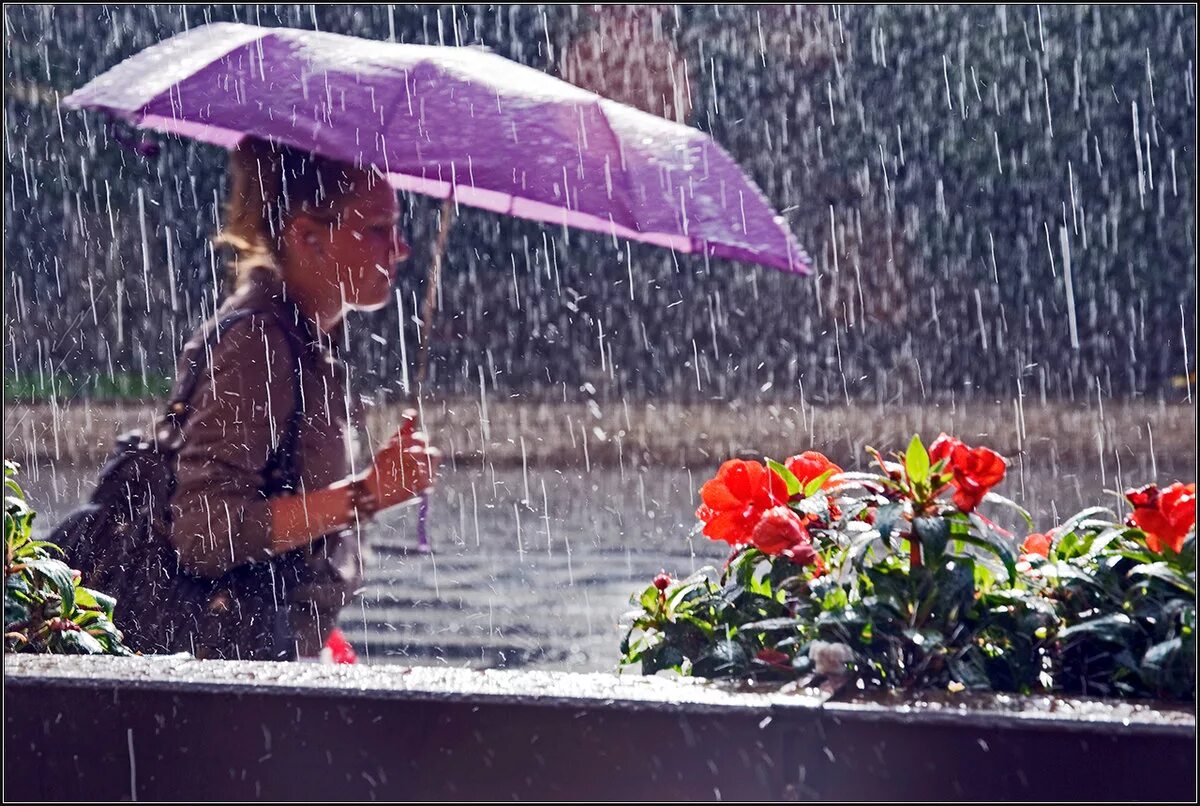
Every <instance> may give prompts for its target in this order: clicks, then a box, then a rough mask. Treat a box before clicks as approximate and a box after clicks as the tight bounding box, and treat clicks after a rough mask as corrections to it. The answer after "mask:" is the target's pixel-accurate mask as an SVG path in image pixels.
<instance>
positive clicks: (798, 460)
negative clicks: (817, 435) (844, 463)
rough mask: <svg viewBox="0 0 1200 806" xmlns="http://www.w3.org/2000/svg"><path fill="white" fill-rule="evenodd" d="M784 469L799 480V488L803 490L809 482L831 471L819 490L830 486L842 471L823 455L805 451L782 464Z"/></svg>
mask: <svg viewBox="0 0 1200 806" xmlns="http://www.w3.org/2000/svg"><path fill="white" fill-rule="evenodd" d="M783 465H784V467H786V468H787V469H788V470H790V471H792V475H793V476H795V477H796V478H798V479H799V480H800V487H801V489H803V488H804V487H806V486H807V485H808V483H809V482H810V481H812V480H813V479H815V478H818V477H820V476H821V475H822V474H823V473H826V472H828V471H831V470H832V471H833V472H832V473H830V477H829V478H827V479H825V481H824V482H822V483H821V488H822V489H824V488H826V487H828V486H829V485H830V480H831V479H832V478H833V476H834V475H836V474H838V473H841V472H842V469H841V468H840V467H838V466H837V465H835V464H834V463H833V462H831V461H829V458H828V457H827V456H825V454H823V453H818V452H817V451H805V452H804V453H802V454H800V455H799V456H793V457H792V458H791V459H788V460H787V461H786V462H784V463H783Z"/></svg>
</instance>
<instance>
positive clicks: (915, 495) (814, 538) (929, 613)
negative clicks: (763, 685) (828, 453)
mask: <svg viewBox="0 0 1200 806" xmlns="http://www.w3.org/2000/svg"><path fill="white" fill-rule="evenodd" d="M868 452H869V453H870V455H871V457H872V459H873V461H874V465H875V468H874V470H873V471H872V472H868V473H852V472H843V471H842V469H841V468H839V467H838V466H837V465H835V464H833V463H832V462H831V461H829V459H827V458H826V457H824V456H823V455H821V454H819V453H816V452H813V451H808V452H805V453H802V454H800V455H798V456H793V457H791V458H790V459H788V460H787V461H785V462H783V463H779V462H776V461H772V460H767V461H766V462H753V461H744V460H733V461H729V462H726V463H725V464H723V465H722V466H721V468H720V469H719V470H718V472H717V475H716V476H715V477H714V478H713V479H711V480H710V481H708V482H707V483H705V484H704V485H703V486H702V487H701V489H700V498H701V504H700V507H699V509H698V510H697V512H696V515H697V518H698V519H699V521H700V524H701V527H700V528H701V531H702V533H703V534H704V535H705V536H706V537H708V538H710V539H712V540H718V541H722V542H725V543H728V544H729V545H730V546H731V547H732V555H731V556H730V558H729V560H728V562H727V563H726V564H725V567H724V568H723V569H722V570H720V571H718V570H717V569H715V568H705V569H701V570H700V571H699V572H697V573H696V574H694V575H692V576H690V577H688V578H686V579H679V580H676V579H672V578H671V577H670V576H669V575H668V574H666V573H665V572H664V573H662V574H659V575H658V576H657V577H656V578H655V580H654V582H653V583H652V584H651V585H649V586H648V587H647V588H646V589H645V590H644V591H642V592H641V593H640V594H637V595H635V596H634V597H633V600H632V603H633V604H634V605H635V607H636V610H634V611H633V612H632V613H630V614H629V616H628V620H629V626H628V631H627V633H626V635H625V638H624V640H623V641H622V645H621V653H622V665H631V664H639V665H640V667H641V669H642V671H643V673H647V674H652V673H654V672H657V671H659V670H663V669H671V670H675V671H676V672H679V673H682V674H690V675H696V676H700V677H709V678H718V677H734V678H766V679H798V680H800V681H801V682H803V683H805V684H814V685H821V686H823V687H826V688H830V689H838V688H841V687H843V686H847V685H850V686H854V687H857V688H869V687H871V688H908V689H922V688H943V689H950V690H963V689H973V690H985V691H1008V692H1025V693H1029V692H1034V691H1062V692H1069V693H1079V694H1100V695H1109V696H1159V697H1170V698H1182V699H1194V697H1195V579H1196V575H1195V487H1194V485H1189V486H1187V487H1184V486H1183V485H1181V484H1176V485H1172V486H1171V487H1168V488H1166V489H1165V490H1161V491H1159V490H1158V489H1157V488H1153V487H1146V488H1142V489H1141V490H1131V491H1129V493H1128V494H1127V495H1128V497H1129V501H1130V503H1131V505H1132V506H1133V513H1132V515H1131V516H1130V518H1129V520H1128V522H1127V523H1125V524H1118V523H1115V515H1113V514H1112V513H1111V512H1108V511H1107V510H1104V509H1101V508H1095V509H1091V510H1086V511H1084V512H1082V513H1080V514H1079V515H1076V516H1074V517H1073V518H1070V519H1068V520H1067V521H1066V522H1064V523H1063V524H1062V525H1061V526H1059V527H1057V528H1056V529H1054V530H1052V531H1051V532H1049V533H1046V534H1037V533H1032V528H1033V523H1032V519H1031V518H1030V517H1029V514H1028V513H1027V512H1025V510H1023V509H1021V508H1020V507H1019V506H1017V505H1016V504H1015V503H1013V502H1012V501H1009V500H1008V499H1006V498H1004V497H1003V496H1001V495H998V494H997V493H996V492H995V491H994V488H995V487H996V486H997V485H999V484H1000V482H1001V481H1002V480H1003V478H1004V474H1005V470H1006V462H1005V460H1004V458H1003V457H1001V456H1000V455H999V454H997V453H996V452H995V451H992V450H991V449H989V448H987V447H982V446H979V447H971V446H968V445H966V444H965V443H963V442H962V441H960V440H958V439H955V438H953V437H950V436H947V435H945V434H942V435H941V436H939V437H938V439H937V440H935V441H934V442H933V444H932V445H930V446H929V447H928V449H927V448H926V447H925V445H924V444H923V443H922V441H921V440H920V439H919V438H917V437H914V438H913V440H912V442H911V443H910V444H909V446H908V449H907V450H906V451H905V452H904V453H903V454H897V455H894V456H893V457H891V458H890V459H885V458H884V457H883V456H882V455H880V454H879V453H878V452H877V451H874V450H872V449H868ZM985 505H986V506H1003V507H1007V508H1010V509H1012V510H1015V511H1016V512H1017V513H1018V514H1019V515H1020V517H1021V518H1022V519H1023V521H1024V522H1025V523H1026V524H1027V525H1028V527H1029V531H1027V532H1025V533H1024V535H1025V537H1024V539H1022V538H1021V537H1020V536H1018V535H1014V534H1012V533H1010V532H1008V531H1007V530H1005V529H1003V528H1001V527H1000V526H998V525H997V524H996V523H994V522H993V521H992V520H991V519H989V517H987V516H986V515H985V514H984V512H983V511H982V508H983V507H984V506H985Z"/></svg>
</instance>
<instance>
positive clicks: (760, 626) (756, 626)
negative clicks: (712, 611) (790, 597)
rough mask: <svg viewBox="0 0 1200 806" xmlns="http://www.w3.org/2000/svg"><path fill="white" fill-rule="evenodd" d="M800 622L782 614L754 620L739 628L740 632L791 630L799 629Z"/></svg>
mask: <svg viewBox="0 0 1200 806" xmlns="http://www.w3.org/2000/svg"><path fill="white" fill-rule="evenodd" d="M799 628H800V622H799V621H797V620H796V619H794V618H792V617H791V616H781V617H779V618H769V619H763V620H762V621H752V622H750V623H749V624H743V625H742V626H741V627H740V628H739V630H738V631H739V632H786V631H789V630H798V629H799Z"/></svg>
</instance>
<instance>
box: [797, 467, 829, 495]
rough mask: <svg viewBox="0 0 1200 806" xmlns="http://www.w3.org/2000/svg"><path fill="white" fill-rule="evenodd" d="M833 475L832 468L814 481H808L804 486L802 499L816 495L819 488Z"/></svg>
mask: <svg viewBox="0 0 1200 806" xmlns="http://www.w3.org/2000/svg"><path fill="white" fill-rule="evenodd" d="M833 473H834V471H833V468H830V469H829V470H826V471H825V472H824V473H822V474H821V475H819V476H817V477H816V478H815V479H810V480H809V482H808V484H806V485H804V497H805V498H811V497H812V496H814V495H816V494H817V492H818V491H819V490H820V489H821V486H822V485H823V484H825V482H826V481H828V480H829V477H830V476H832V475H833Z"/></svg>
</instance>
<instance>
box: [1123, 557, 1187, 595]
mask: <svg viewBox="0 0 1200 806" xmlns="http://www.w3.org/2000/svg"><path fill="white" fill-rule="evenodd" d="M1129 576H1131V577H1138V576H1141V577H1152V578H1154V579H1161V580H1162V581H1163V582H1166V583H1167V584H1168V585H1172V586H1174V587H1176V588H1178V589H1179V590H1181V591H1183V592H1184V593H1186V594H1187V595H1188V596H1193V597H1194V596H1195V595H1196V583H1195V581H1194V580H1189V579H1188V578H1187V577H1185V576H1183V575H1182V574H1180V573H1179V572H1177V571H1175V570H1174V569H1172V568H1171V567H1170V566H1169V565H1167V564H1166V563H1165V562H1156V563H1149V564H1145V565H1137V566H1134V567H1133V568H1131V569H1129Z"/></svg>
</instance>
